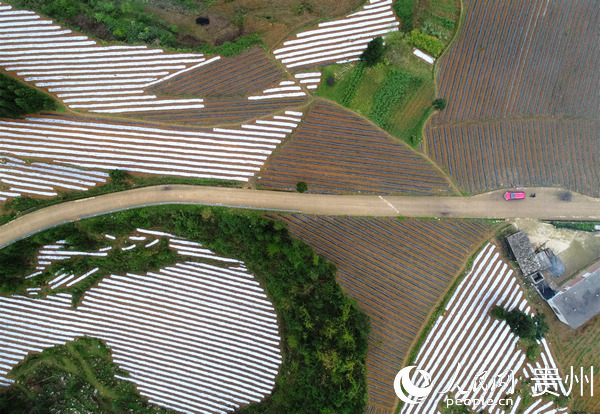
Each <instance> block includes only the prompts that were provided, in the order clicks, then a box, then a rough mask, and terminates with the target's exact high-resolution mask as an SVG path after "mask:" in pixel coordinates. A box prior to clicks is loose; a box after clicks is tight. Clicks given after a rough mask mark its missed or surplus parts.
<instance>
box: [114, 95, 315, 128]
mask: <svg viewBox="0 0 600 414" xmlns="http://www.w3.org/2000/svg"><path fill="white" fill-rule="evenodd" d="M307 102H308V97H307V96H305V95H301V96H293V97H281V98H272V99H266V100H249V99H248V98H247V97H215V98H206V99H205V100H204V107H203V108H201V109H181V110H179V109H172V110H162V111H149V112H136V113H130V114H122V115H123V116H125V117H130V118H136V119H143V120H144V121H153V122H160V123H167V124H178V125H186V126H195V125H200V124H210V125H216V124H225V123H238V122H250V121H253V120H255V119H257V118H261V117H264V116H268V115H272V114H273V113H275V112H278V111H283V110H285V109H290V108H298V107H301V106H303V105H305V104H306V103H307Z"/></svg>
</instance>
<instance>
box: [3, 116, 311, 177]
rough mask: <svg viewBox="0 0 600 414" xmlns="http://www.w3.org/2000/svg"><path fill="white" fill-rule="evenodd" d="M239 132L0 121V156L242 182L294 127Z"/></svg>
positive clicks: (267, 125)
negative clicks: (3, 154)
mask: <svg viewBox="0 0 600 414" xmlns="http://www.w3.org/2000/svg"><path fill="white" fill-rule="evenodd" d="M286 114H287V115H286V116H274V117H271V118H270V119H267V120H263V119H261V120H257V121H255V122H253V123H251V124H244V125H241V127H240V128H212V129H195V130H191V129H183V128H171V129H167V128H162V127H155V126H153V125H150V124H142V123H137V124H131V125H130V124H122V123H109V122H107V121H100V120H98V121H96V120H90V119H86V118H77V117H66V116H65V117H38V118H28V119H26V120H14V121H8V120H6V121H0V145H1V147H2V151H3V152H5V153H8V154H12V155H14V156H18V157H36V158H44V159H49V160H52V161H53V162H54V163H59V164H71V165H75V166H78V167H83V168H95V169H103V170H112V169H116V168H118V169H121V170H124V171H131V172H138V173H147V174H159V175H173V176H180V177H195V178H215V179H226V180H234V181H248V180H249V178H250V177H252V176H254V174H255V173H256V172H257V171H259V170H260V168H261V167H262V165H263V163H264V162H265V160H266V159H267V157H268V156H269V155H270V154H271V152H272V151H273V150H274V149H275V148H276V147H277V145H278V144H279V143H280V142H281V141H282V140H283V138H285V137H286V135H287V134H289V133H291V132H293V130H294V129H295V127H296V126H297V125H298V123H299V122H300V120H301V119H300V118H299V116H301V115H302V114H301V113H299V112H290V111H287V112H286Z"/></svg>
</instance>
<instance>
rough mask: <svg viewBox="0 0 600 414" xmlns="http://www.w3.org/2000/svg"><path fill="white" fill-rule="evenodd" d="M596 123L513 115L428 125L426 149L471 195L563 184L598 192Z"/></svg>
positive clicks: (599, 151)
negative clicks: (514, 117) (510, 188)
mask: <svg viewBox="0 0 600 414" xmlns="http://www.w3.org/2000/svg"><path fill="white" fill-rule="evenodd" d="M599 131H600V122H597V121H587V120H558V119H523V120H522V119H515V120H500V121H494V122H482V123H468V124H448V125H442V126H433V125H431V124H430V125H428V127H427V128H426V134H427V139H428V147H429V153H430V155H431V157H432V158H433V159H435V160H436V161H437V163H438V164H439V165H440V166H441V167H442V168H444V169H445V170H446V171H448V173H449V174H450V175H451V176H452V177H453V178H454V179H455V180H456V181H457V183H458V185H459V186H460V187H461V188H464V189H465V190H466V191H468V192H470V193H480V192H485V191H488V190H490V189H493V188H505V187H515V186H527V185H530V186H533V185H535V186H548V187H549V186H561V187H566V188H571V189H573V190H576V191H578V192H581V193H584V194H590V195H593V196H599V195H600V133H599Z"/></svg>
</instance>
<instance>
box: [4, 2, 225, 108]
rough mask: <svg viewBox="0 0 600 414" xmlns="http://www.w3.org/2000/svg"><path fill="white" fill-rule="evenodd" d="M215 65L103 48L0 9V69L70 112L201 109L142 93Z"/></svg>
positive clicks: (193, 102)
mask: <svg viewBox="0 0 600 414" xmlns="http://www.w3.org/2000/svg"><path fill="white" fill-rule="evenodd" d="M218 59H219V57H218V56H217V57H215V58H212V59H208V60H207V59H206V58H205V57H204V56H203V55H201V54H192V53H179V54H171V53H164V52H163V51H162V50H161V49H149V48H147V47H146V46H122V45H119V46H103V45H101V44H99V43H98V42H96V41H94V40H91V39H90V38H88V37H87V36H82V35H77V34H74V33H73V32H72V31H71V30H68V29H65V28H64V27H61V26H58V25H55V24H54V23H53V22H52V21H51V20H46V19H43V18H41V16H39V15H38V14H36V13H34V12H31V11H27V10H14V9H13V8H12V7H11V6H9V5H6V4H3V3H0V67H2V68H3V69H4V70H6V71H7V72H13V73H15V74H16V75H17V76H18V77H19V78H20V79H22V80H24V81H25V82H31V83H33V84H34V85H35V86H37V87H38V88H41V89H44V90H46V91H48V92H50V93H52V94H54V95H56V96H57V97H58V98H59V99H60V100H62V101H63V102H64V103H65V104H66V105H68V106H69V107H70V108H73V109H78V110H85V111H90V112H98V113H132V112H140V111H146V112H148V111H162V110H169V109H177V110H181V109H192V108H195V109H198V108H202V107H203V104H202V102H203V100H202V99H197V98H195V99H180V98H177V99H172V98H169V99H158V98H157V97H156V96H155V95H149V94H147V93H146V92H145V90H146V88H148V87H149V86H150V85H153V84H155V83H158V82H162V81H164V80H166V79H169V78H170V77H174V76H176V75H177V74H179V73H182V72H185V71H187V70H191V69H194V68H198V67H200V66H203V65H206V64H209V63H211V62H213V61H215V60H218Z"/></svg>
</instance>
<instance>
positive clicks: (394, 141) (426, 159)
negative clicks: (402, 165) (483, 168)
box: [298, 96, 462, 196]
mask: <svg viewBox="0 0 600 414" xmlns="http://www.w3.org/2000/svg"><path fill="white" fill-rule="evenodd" d="M314 100H315V101H318V100H322V101H324V102H327V103H330V104H332V105H335V106H336V107H338V108H342V109H344V110H346V111H350V112H351V113H352V114H354V115H355V116H357V117H360V118H361V119H362V120H363V121H364V122H366V123H368V124H370V125H371V126H372V127H373V128H376V129H377V131H379V132H381V133H382V134H384V135H385V136H386V137H388V138H389V139H391V140H392V142H393V143H394V144H395V145H399V144H398V142H401V143H402V144H403V145H404V146H405V147H406V148H407V149H408V150H410V151H413V152H414V153H416V154H418V155H419V156H421V157H423V158H424V159H425V161H427V163H429V164H430V165H431V166H432V167H433V168H435V169H436V170H437V171H438V172H439V173H440V174H441V175H442V177H444V179H445V180H446V181H447V182H448V184H449V187H450V188H451V189H452V191H454V195H455V196H456V195H458V196H460V195H462V192H461V191H460V188H459V187H458V186H457V185H456V184H455V183H454V181H452V178H451V177H450V176H449V175H448V174H447V173H446V172H445V171H444V170H443V169H442V168H441V167H440V166H439V165H438V164H437V163H436V162H433V161H432V160H431V158H429V156H428V155H427V154H426V153H424V152H422V151H419V150H417V149H416V148H414V147H412V146H411V145H408V144H407V143H406V142H404V141H403V140H401V139H400V138H396V137H394V136H393V135H391V134H390V133H389V132H387V131H386V130H384V129H382V128H381V127H380V126H379V125H377V124H376V123H374V122H373V121H371V120H370V119H369V118H367V117H366V116H363V115H361V114H359V113H358V112H356V111H354V110H352V109H350V108H348V107H346V106H344V105H342V104H339V103H337V102H335V101H332V100H330V99H327V98H323V97H321V96H319V97H317V98H315V99H314ZM430 119H431V117H430ZM427 122H429V121H427ZM423 125H425V124H423ZM298 127H300V125H298ZM423 127H424V126H423ZM421 142H422V141H421Z"/></svg>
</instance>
